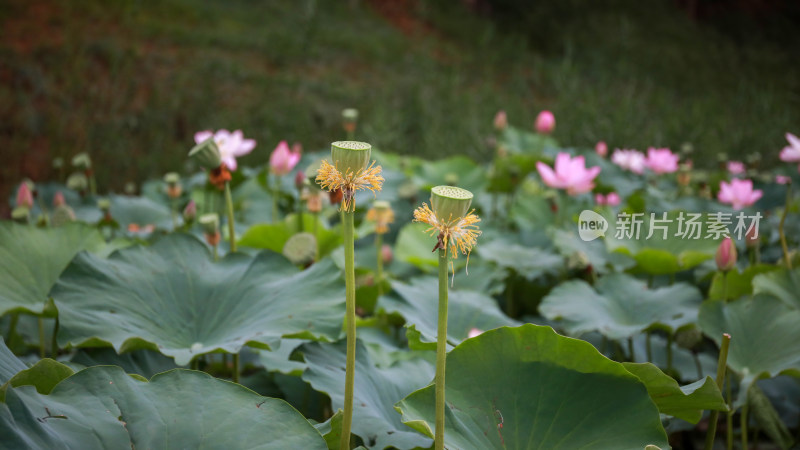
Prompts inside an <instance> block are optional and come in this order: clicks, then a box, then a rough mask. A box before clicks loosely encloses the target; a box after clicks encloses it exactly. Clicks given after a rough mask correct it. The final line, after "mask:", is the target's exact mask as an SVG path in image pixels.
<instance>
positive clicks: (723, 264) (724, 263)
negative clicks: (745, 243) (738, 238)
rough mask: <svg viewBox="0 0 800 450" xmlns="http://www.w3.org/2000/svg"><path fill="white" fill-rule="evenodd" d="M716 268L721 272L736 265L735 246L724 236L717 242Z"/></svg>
mask: <svg viewBox="0 0 800 450" xmlns="http://www.w3.org/2000/svg"><path fill="white" fill-rule="evenodd" d="M715 260H716V262H717V268H718V269H719V270H721V271H723V272H727V271H729V270H731V269H733V268H734V267H736V246H735V245H733V240H731V238H729V237H726V238H725V239H723V240H722V243H721V244H719V248H718V249H717V254H716V256H715Z"/></svg>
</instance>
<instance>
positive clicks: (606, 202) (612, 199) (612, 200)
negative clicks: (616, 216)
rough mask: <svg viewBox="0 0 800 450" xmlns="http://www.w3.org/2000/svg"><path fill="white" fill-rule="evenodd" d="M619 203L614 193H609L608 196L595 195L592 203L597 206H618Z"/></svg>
mask: <svg viewBox="0 0 800 450" xmlns="http://www.w3.org/2000/svg"><path fill="white" fill-rule="evenodd" d="M621 201H622V200H621V199H620V198H619V194H617V193H616V192H610V193H608V195H603V194H595V196H594V202H595V203H597V205H598V206H619V204H620V202H621Z"/></svg>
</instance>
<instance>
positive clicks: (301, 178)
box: [294, 170, 308, 191]
mask: <svg viewBox="0 0 800 450" xmlns="http://www.w3.org/2000/svg"><path fill="white" fill-rule="evenodd" d="M307 182H308V178H307V177H306V174H305V173H304V172H303V171H301V170H298V171H297V173H296V174H295V175H294V187H295V188H297V190H298V191H299V190H302V189H303V186H305V185H306V183H307Z"/></svg>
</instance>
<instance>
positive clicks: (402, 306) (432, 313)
mask: <svg viewBox="0 0 800 450" xmlns="http://www.w3.org/2000/svg"><path fill="white" fill-rule="evenodd" d="M392 289H393V290H394V293H393V294H389V295H385V296H383V297H381V298H380V299H379V300H378V307H379V309H383V310H385V311H386V312H395V313H399V314H400V315H402V316H403V317H404V318H405V319H406V327H408V332H407V334H408V337H409V345H411V346H412V348H414V349H419V350H422V349H429V350H435V349H436V335H437V328H438V317H439V313H438V311H439V309H438V308H439V280H438V279H437V278H434V277H418V278H413V279H412V280H411V281H410V283H408V284H406V283H402V282H399V281H395V282H392ZM447 301H448V311H447V341H448V342H449V343H450V344H452V345H456V344H458V343H459V342H461V341H463V340H464V339H466V338H467V336H468V334H469V330H471V329H472V328H477V329H479V330H490V329H492V328H497V327H502V326H507V325H510V326H514V325H519V322H517V321H516V320H514V319H511V318H510V317H508V316H506V315H505V314H503V312H502V311H500V308H498V306H497V302H495V301H494V299H492V298H491V297H488V296H486V295H484V294H482V293H480V292H472V291H461V290H456V289H451V290H450V291H449V293H448V299H447Z"/></svg>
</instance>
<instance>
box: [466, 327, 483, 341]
mask: <svg viewBox="0 0 800 450" xmlns="http://www.w3.org/2000/svg"><path fill="white" fill-rule="evenodd" d="M482 333H483V330H481V329H479V328H470V329H469V331H468V332H467V337H468V338H470V339H472V338H474V337H476V336H480V335H481V334H482Z"/></svg>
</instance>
